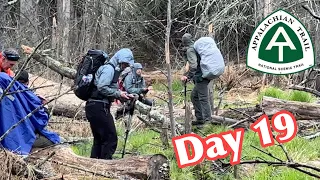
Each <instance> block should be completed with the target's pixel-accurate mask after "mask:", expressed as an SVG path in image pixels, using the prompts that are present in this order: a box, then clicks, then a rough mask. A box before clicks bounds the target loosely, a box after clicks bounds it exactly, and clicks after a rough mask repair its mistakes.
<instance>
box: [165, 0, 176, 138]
mask: <svg viewBox="0 0 320 180" xmlns="http://www.w3.org/2000/svg"><path fill="white" fill-rule="evenodd" d="M167 6H168V7H167V8H168V9H167V28H166V42H165V52H166V64H167V71H168V95H169V104H168V105H169V113H170V122H171V127H175V120H174V118H173V101H172V99H173V98H172V77H171V63H170V47H169V44H170V30H171V23H172V20H171V0H168V4H167ZM171 136H172V137H175V136H176V132H175V128H171Z"/></svg>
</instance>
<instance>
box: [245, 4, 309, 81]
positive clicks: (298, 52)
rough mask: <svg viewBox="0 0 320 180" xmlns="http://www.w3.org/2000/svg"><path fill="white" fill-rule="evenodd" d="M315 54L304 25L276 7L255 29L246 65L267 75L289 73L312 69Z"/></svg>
mask: <svg viewBox="0 0 320 180" xmlns="http://www.w3.org/2000/svg"><path fill="white" fill-rule="evenodd" d="M314 65H315V55H314V49H313V44H312V40H311V37H310V35H309V33H308V31H307V30H306V28H305V27H304V25H303V24H302V23H301V22H300V21H299V20H298V19H297V18H296V17H294V16H293V15H291V14H290V13H288V12H286V11H284V10H282V9H279V10H277V11H275V12H273V13H272V14H270V15H269V16H267V17H266V18H265V19H264V20H263V21H262V22H261V23H260V24H259V26H258V27H257V28H256V29H255V31H254V33H253V35H252V37H251V40H250V44H249V47H248V54H247V66H248V67H250V68H252V69H255V70H257V71H261V72H264V73H268V74H276V75H280V74H282V75H284V74H292V73H296V72H299V71H303V70H306V69H309V68H312V67H313V66H314Z"/></svg>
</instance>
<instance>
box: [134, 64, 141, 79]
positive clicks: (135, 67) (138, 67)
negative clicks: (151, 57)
mask: <svg viewBox="0 0 320 180" xmlns="http://www.w3.org/2000/svg"><path fill="white" fill-rule="evenodd" d="M138 69H142V65H141V64H140V63H134V64H133V74H134V75H136V76H140V75H138V74H137V70H138Z"/></svg>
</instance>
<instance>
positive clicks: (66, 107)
mask: <svg viewBox="0 0 320 180" xmlns="http://www.w3.org/2000/svg"><path fill="white" fill-rule="evenodd" d="M48 106H49V108H48V110H49V112H51V110H52V108H53V112H52V114H53V115H54V116H63V117H67V118H74V119H86V113H85V110H84V106H83V105H82V104H80V105H79V106H75V105H70V104H66V103H57V104H55V105H54V104H49V105H48Z"/></svg>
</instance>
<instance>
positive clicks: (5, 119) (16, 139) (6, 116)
mask: <svg viewBox="0 0 320 180" xmlns="http://www.w3.org/2000/svg"><path fill="white" fill-rule="evenodd" d="M12 80H13V78H12V77H10V76H9V75H7V74H6V73H3V72H0V94H1V93H2V92H3V90H4V89H6V88H7V87H8V85H9V84H10V82H11V81H12ZM27 88H28V87H26V86H25V85H23V84H22V83H20V82H18V81H16V82H15V83H14V84H13V86H12V88H10V90H9V92H17V91H19V90H20V91H23V92H19V93H14V94H10V95H6V96H4V98H3V99H2V100H1V102H0V136H2V135H3V134H4V133H5V132H6V131H7V130H8V129H9V128H11V127H12V126H13V125H14V124H16V123H17V122H19V121H20V120H21V119H23V118H24V117H26V116H27V115H28V114H29V113H31V112H32V111H33V110H35V109H36V108H38V107H39V106H41V105H42V102H41V99H40V98H39V97H37V95H35V94H34V93H33V92H32V91H25V90H26V89H27ZM48 122H49V116H48V114H47V113H46V112H45V110H44V108H40V109H39V110H38V111H36V112H34V113H33V114H32V115H31V116H30V117H29V118H27V119H26V120H24V121H22V123H20V124H19V125H18V126H17V127H16V128H14V129H13V130H12V131H11V132H9V134H7V135H6V136H5V138H4V139H3V140H2V141H1V142H0V143H1V145H2V146H3V147H4V148H6V149H8V150H10V151H13V152H14V153H17V154H20V155H28V154H29V153H30V152H31V150H32V149H33V148H42V147H45V146H48V145H51V144H58V143H60V141H61V140H60V137H59V135H58V134H57V133H54V132H50V131H48V130H46V126H47V125H48Z"/></svg>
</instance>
